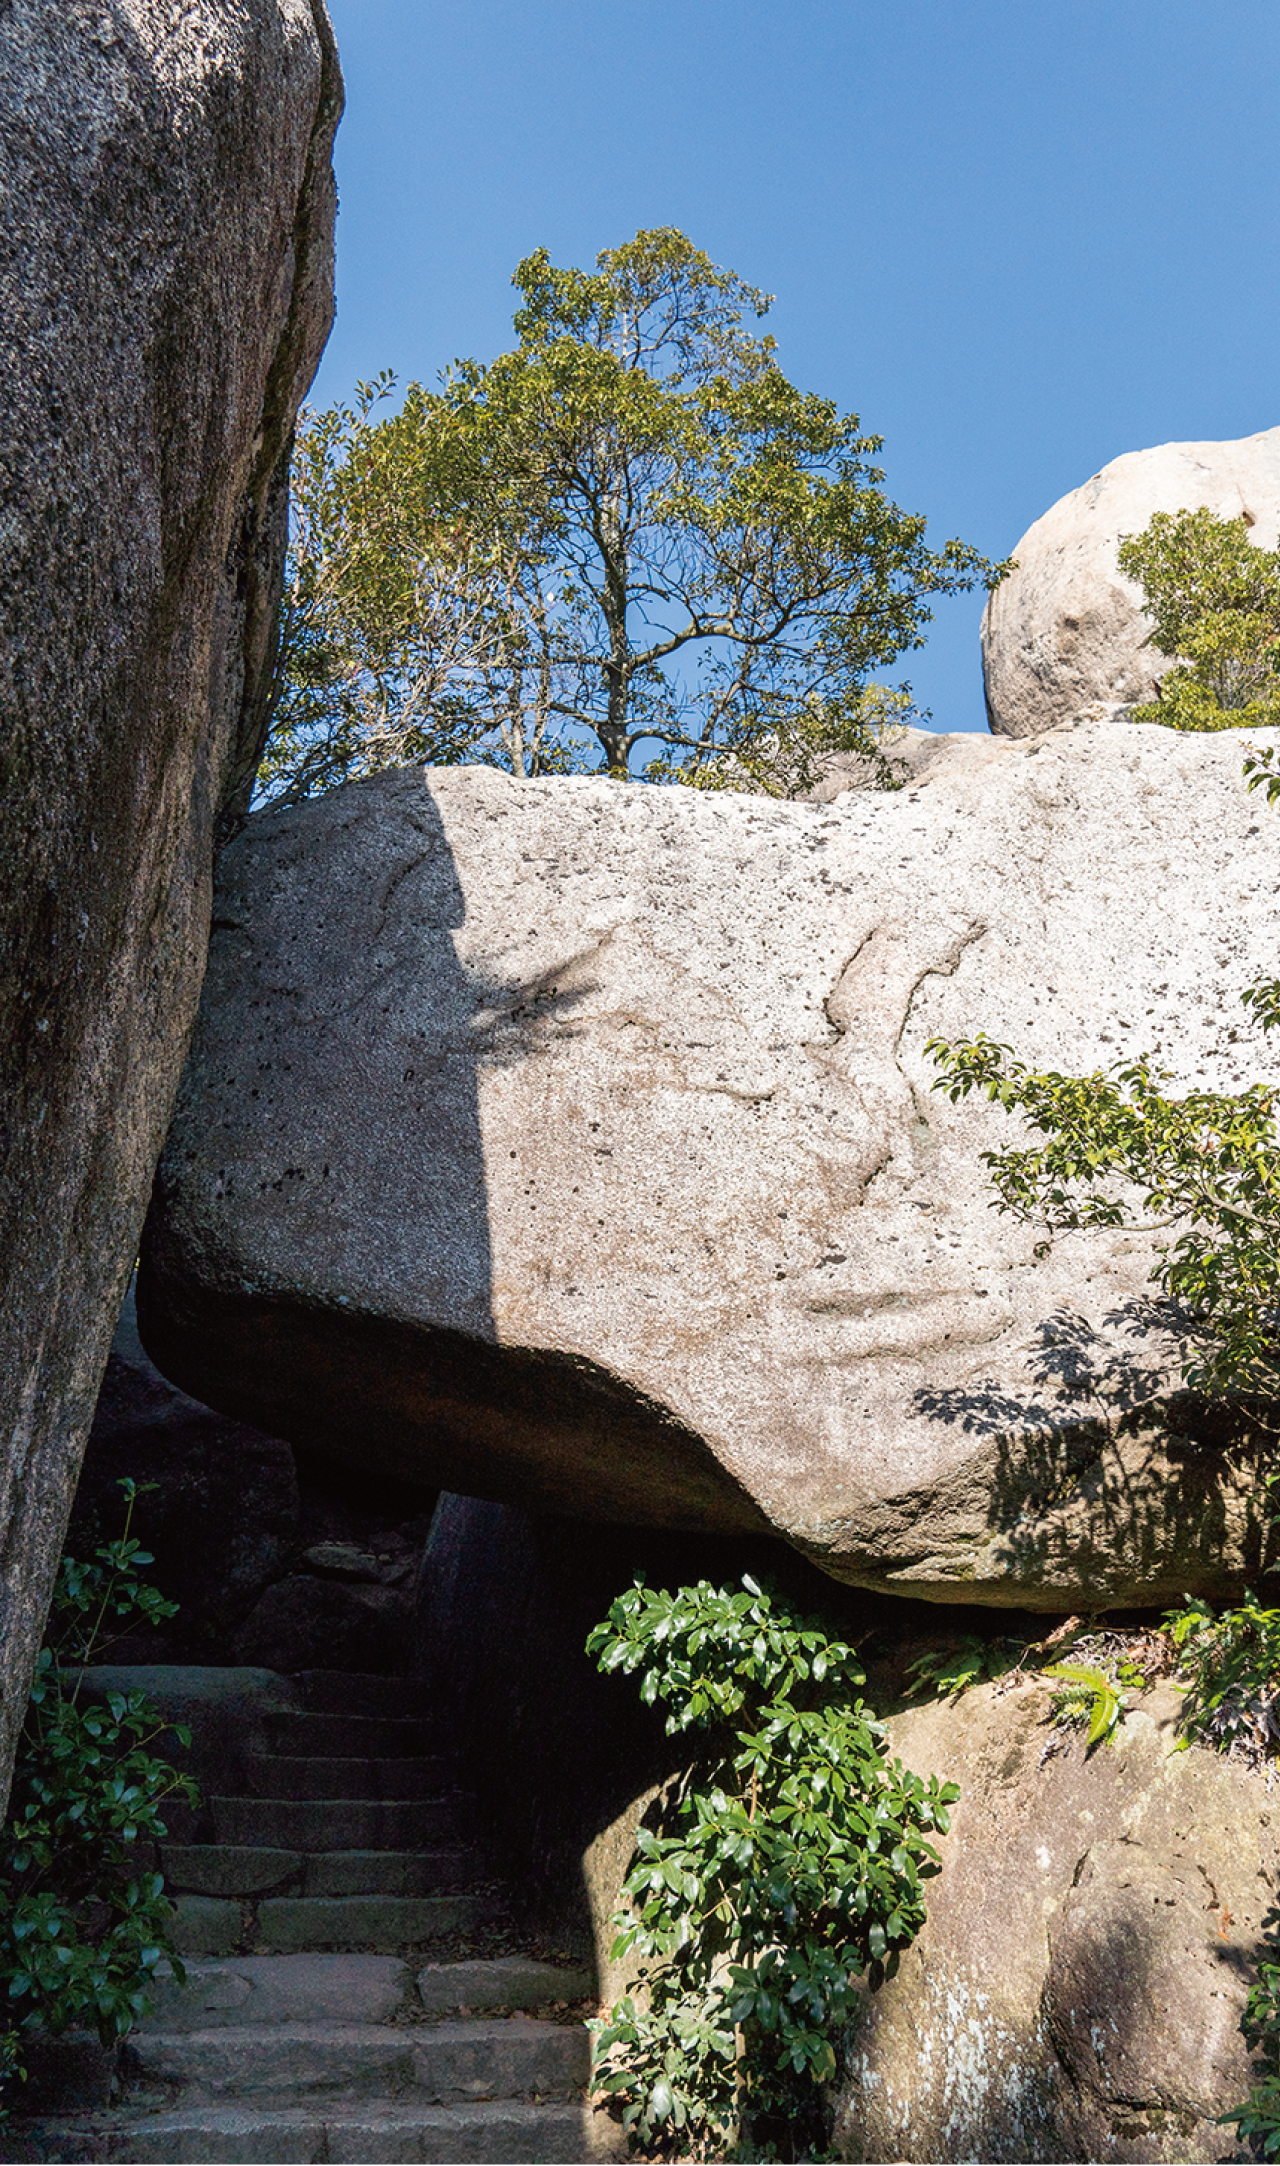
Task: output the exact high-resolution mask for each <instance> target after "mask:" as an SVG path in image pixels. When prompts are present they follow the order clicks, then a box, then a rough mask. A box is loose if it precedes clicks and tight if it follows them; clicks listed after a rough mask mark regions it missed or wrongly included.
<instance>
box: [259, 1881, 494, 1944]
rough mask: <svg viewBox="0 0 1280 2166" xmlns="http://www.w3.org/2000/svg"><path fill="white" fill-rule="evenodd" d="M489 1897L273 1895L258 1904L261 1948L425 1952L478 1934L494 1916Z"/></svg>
mask: <svg viewBox="0 0 1280 2166" xmlns="http://www.w3.org/2000/svg"><path fill="white" fill-rule="evenodd" d="M493 1908H494V1906H493V1902H492V1899H491V1898H490V1897H488V1896H485V1895H314V1896H313V1895H302V1896H288V1895H283V1896H271V1897H269V1898H268V1900H267V1901H266V1902H264V1903H259V1905H258V1932H257V1939H258V1944H259V1945H260V1946H261V1947H262V1948H263V1950H264V1951H266V1950H273V1951H276V1952H278V1953H280V1954H292V1953H295V1952H296V1953H299V1954H301V1953H303V1952H304V1951H305V1950H307V1949H309V1948H318V1949H319V1948H377V1949H380V1950H384V1949H386V1950H389V1949H393V1948H419V1947H421V1946H422V1945H423V1944H424V1942H426V1941H431V1940H443V1939H444V1938H445V1937H446V1936H447V1935H449V1934H452V1933H474V1932H476V1931H477V1930H478V1929H479V1928H480V1927H481V1926H483V1925H486V1924H487V1923H488V1921H489V1919H490V1918H491V1917H492V1915H493Z"/></svg>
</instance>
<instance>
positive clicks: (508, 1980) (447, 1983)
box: [418, 1955, 595, 2015]
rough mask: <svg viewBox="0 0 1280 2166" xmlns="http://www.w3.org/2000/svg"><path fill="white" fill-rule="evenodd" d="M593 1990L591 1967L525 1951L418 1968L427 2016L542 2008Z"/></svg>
mask: <svg viewBox="0 0 1280 2166" xmlns="http://www.w3.org/2000/svg"><path fill="white" fill-rule="evenodd" d="M594 1992H595V1980H594V1979H593V1977H592V1975H591V1973H590V1971H588V1970H583V1969H580V1968H571V1967H570V1966H568V1965H566V1964H562V1963H538V1962H535V1961H534V1960H533V1958H532V1957H530V1956H523V1955H504V1956H492V1957H487V1958H484V1959H476V1960H474V1961H471V1962H467V1963H428V1964H426V1965H425V1966H424V1967H423V1969H422V1970H420V1971H419V1972H418V1998H419V1999H420V2001H421V2002H422V2006H423V2008H424V2009H425V2010H426V2012H427V2014H428V2015H438V2014H440V2015H442V2014H444V2013H446V2012H447V2011H448V2010H449V2009H453V2008H469V2009H475V2010H479V2009H482V2008H544V2007H547V2006H548V2005H549V2004H550V2003H551V2002H553V2001H581V2000H587V1999H588V1998H589V1997H590V1996H591V1995H592V1994H594Z"/></svg>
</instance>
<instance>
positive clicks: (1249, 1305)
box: [927, 984, 1280, 1397]
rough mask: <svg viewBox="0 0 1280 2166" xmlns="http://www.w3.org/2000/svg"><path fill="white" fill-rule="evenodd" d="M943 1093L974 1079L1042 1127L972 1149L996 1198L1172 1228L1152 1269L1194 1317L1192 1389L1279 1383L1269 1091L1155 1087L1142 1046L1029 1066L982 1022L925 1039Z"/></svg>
mask: <svg viewBox="0 0 1280 2166" xmlns="http://www.w3.org/2000/svg"><path fill="white" fill-rule="evenodd" d="M1246 998H1247V1000H1248V1002H1249V1004H1250V1005H1251V1006H1252V1007H1253V1009H1254V1013H1255V1015H1256V1016H1257V1017H1258V1019H1259V1020H1260V1021H1261V1022H1262V1024H1263V1027H1264V1028H1265V1029H1271V1028H1272V1027H1274V1025H1275V1023H1276V1021H1277V1020H1280V1009H1278V1008H1277V1003H1276V988H1275V987H1274V986H1273V985H1270V984H1267V985H1258V986H1254V987H1253V988H1252V989H1251V991H1250V993H1249V994H1248V995H1247V996H1246ZM927 1050H928V1051H929V1053H931V1054H932V1056H933V1058H934V1060H935V1062H936V1063H937V1065H938V1066H939V1067H941V1068H942V1069H943V1070H944V1071H945V1072H944V1074H943V1075H942V1076H941V1077H940V1078H939V1079H938V1081H937V1082H936V1083H935V1084H934V1089H935V1090H943V1091H945V1092H946V1093H947V1095H948V1097H950V1098H952V1099H953V1100H954V1099H959V1098H964V1097H967V1096H968V1094H969V1093H970V1092H971V1091H974V1090H981V1091H983V1092H985V1094H986V1096H987V1097H988V1098H990V1099H993V1100H994V1101H996V1102H997V1103H998V1104H1000V1105H1003V1106H1006V1107H1008V1108H1009V1109H1010V1110H1011V1111H1015V1112H1018V1113H1020V1114H1022V1116H1023V1118H1024V1119H1025V1120H1026V1121H1027V1122H1028V1123H1029V1125H1030V1126H1031V1128H1032V1129H1033V1130H1034V1131H1036V1132H1037V1133H1038V1134H1039V1135H1041V1136H1044V1137H1045V1138H1046V1139H1047V1140H1046V1141H1045V1142H1044V1143H1042V1144H1037V1145H1034V1146H1032V1147H1030V1148H1021V1147H1019V1148H1014V1149H1010V1150H996V1151H984V1153H983V1162H984V1164H985V1165H987V1166H988V1167H989V1168H990V1170H991V1177H992V1185H993V1187H994V1189H995V1198H996V1207H997V1209H999V1210H1001V1211H1008V1212H1011V1213H1013V1214H1014V1215H1015V1216H1016V1217H1018V1218H1021V1219H1024V1220H1027V1221H1029V1222H1031V1223H1033V1224H1037V1225H1042V1226H1045V1227H1049V1228H1053V1229H1059V1228H1076V1227H1112V1226H1130V1227H1135V1228H1142V1229H1148V1230H1149V1229H1157V1230H1158V1229H1161V1228H1165V1227H1174V1226H1181V1227H1182V1228H1183V1229H1184V1230H1183V1231H1182V1232H1180V1233H1179V1235H1178V1238H1177V1239H1176V1240H1175V1241H1174V1242H1173V1243H1172V1244H1171V1245H1169V1246H1168V1247H1165V1248H1163V1249H1162V1250H1161V1251H1160V1254H1159V1261H1158V1263H1157V1266H1156V1270H1155V1280H1156V1284H1157V1286H1158V1287H1159V1289H1160V1291H1161V1292H1162V1293H1163V1294H1165V1295H1166V1296H1167V1298H1168V1299H1169V1300H1170V1301H1172V1302H1175V1303H1176V1304H1178V1306H1179V1308H1180V1309H1181V1310H1182V1311H1183V1312H1184V1314H1185V1316H1186V1318H1187V1320H1188V1321H1189V1322H1190V1323H1192V1324H1193V1325H1194V1327H1195V1332H1196V1341H1195V1344H1194V1346H1193V1347H1192V1349H1191V1350H1190V1351H1189V1353H1188V1357H1187V1361H1186V1364H1185V1374H1186V1378H1187V1382H1188V1383H1189V1384H1190V1385H1192V1386H1193V1387H1194V1388H1196V1389H1198V1390H1203V1391H1209V1392H1220V1391H1224V1390H1226V1389H1228V1388H1230V1389H1233V1390H1235V1391H1237V1392H1244V1393H1248V1394H1251V1395H1252V1394H1256V1395H1258V1396H1259V1397H1262V1396H1266V1395H1268V1394H1270V1393H1272V1392H1273V1391H1274V1390H1275V1388H1276V1384H1277V1380H1278V1375H1280V1371H1278V1366H1277V1358H1276V1331H1275V1318H1276V1313H1277V1300H1278V1299H1280V1152H1278V1151H1277V1147H1276V1132H1275V1113H1276V1101H1277V1093H1276V1091H1275V1090H1274V1089H1273V1088H1272V1087H1271V1086H1270V1085H1267V1084H1261V1083H1255V1084H1251V1085H1250V1086H1249V1087H1248V1088H1247V1089H1246V1090H1243V1091H1239V1092H1219V1091H1189V1092H1187V1093H1186V1095H1185V1096H1184V1097H1181V1098H1175V1097H1171V1096H1169V1095H1167V1094H1166V1092H1165V1091H1164V1090H1162V1089H1161V1085H1162V1084H1163V1083H1166V1082H1167V1080H1168V1078H1167V1075H1166V1074H1165V1073H1164V1072H1163V1071H1162V1070H1160V1069H1158V1068H1156V1067H1154V1066H1153V1065H1152V1063H1151V1061H1150V1059H1149V1057H1148V1056H1146V1055H1144V1056H1143V1057H1141V1058H1140V1059H1138V1060H1134V1061H1128V1062H1124V1063H1121V1064H1118V1065H1117V1066H1115V1067H1113V1068H1111V1069H1108V1070H1106V1071H1102V1070H1095V1071H1094V1073H1093V1074H1092V1075H1087V1076H1066V1075H1059V1074H1058V1073H1057V1072H1056V1071H1053V1070H1049V1071H1047V1072H1046V1071H1038V1070H1035V1069H1031V1068H1028V1067H1027V1066H1026V1065H1025V1063H1024V1062H1022V1061H1020V1060H1019V1059H1018V1058H1017V1055H1016V1054H1015V1053H1014V1052H1013V1050H1012V1048H1011V1047H1009V1046H1007V1045H999V1044H997V1043H995V1042H994V1041H993V1040H992V1039H990V1038H987V1037H985V1036H984V1035H982V1034H981V1033H979V1034H978V1036H977V1037H975V1038H972V1039H968V1040H963V1041H961V1042H960V1043H959V1044H957V1045H954V1046H951V1045H946V1044H944V1043H943V1042H942V1041H941V1040H937V1039H935V1040H934V1041H932V1042H931V1044H930V1045H929V1047H928V1048H927Z"/></svg>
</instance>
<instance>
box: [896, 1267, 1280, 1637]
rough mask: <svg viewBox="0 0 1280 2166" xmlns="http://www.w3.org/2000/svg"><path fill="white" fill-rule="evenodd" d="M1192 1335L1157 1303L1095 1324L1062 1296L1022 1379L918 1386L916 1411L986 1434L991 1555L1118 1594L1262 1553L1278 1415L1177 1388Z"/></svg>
mask: <svg viewBox="0 0 1280 2166" xmlns="http://www.w3.org/2000/svg"><path fill="white" fill-rule="evenodd" d="M1194 1337H1195V1331H1194V1325H1193V1323H1192V1322H1191V1321H1190V1320H1189V1319H1187V1318H1186V1317H1184V1316H1182V1315H1181V1314H1180V1313H1179V1312H1178V1311H1176V1310H1175V1309H1173V1308H1172V1307H1171V1306H1170V1305H1168V1304H1164V1303H1158V1302H1153V1301H1132V1302H1129V1303H1126V1304H1125V1305H1124V1306H1123V1307H1121V1308H1118V1309H1114V1310H1112V1311H1110V1312H1109V1313H1108V1314H1107V1315H1106V1316H1105V1317H1104V1318H1103V1320H1102V1325H1101V1328H1098V1327H1095V1326H1094V1325H1093V1324H1091V1323H1090V1322H1089V1321H1088V1320H1087V1319H1086V1318H1085V1317H1083V1316H1080V1315H1078V1314H1074V1313H1072V1312H1071V1311H1069V1310H1066V1309H1059V1310H1057V1311H1055V1312H1054V1314H1053V1315H1052V1316H1050V1317H1047V1318H1046V1319H1045V1320H1044V1322H1043V1323H1042V1324H1041V1325H1040V1326H1039V1327H1038V1329H1037V1332H1036V1334H1035V1339H1034V1342H1033V1344H1032V1346H1031V1347H1030V1349H1029V1350H1028V1353H1027V1357H1026V1372H1027V1389H1026V1390H1025V1392H1019V1391H1016V1390H1012V1389H1010V1388H1009V1386H1008V1385H1007V1384H997V1383H996V1382H994V1381H989V1382H981V1383H977V1384H970V1385H965V1386H958V1387H953V1388H951V1389H947V1390H922V1391H919V1392H917V1393H916V1395H915V1400H914V1404H915V1407H916V1409H917V1411H919V1412H920V1413H923V1414H927V1415H929V1416H930V1417H931V1418H932V1419H934V1420H936V1421H941V1422H944V1423H947V1424H948V1425H951V1426H956V1427H959V1428H961V1429H963V1430H964V1431H965V1432H966V1433H968V1434H970V1435H973V1436H975V1437H982V1438H985V1439H986V1440H987V1441H988V1442H989V1445H990V1448H991V1457H990V1463H989V1468H988V1470H987V1473H986V1486H987V1495H988V1505H987V1523H988V1527H989V1528H990V1530H991V1532H992V1533H993V1534H994V1535H995V1536H996V1537H997V1541H996V1544H995V1548H994V1552H993V1561H994V1562H996V1563H997V1564H999V1565H1000V1566H1001V1567H1003V1568H1004V1569H1006V1570H1008V1571H1010V1572H1012V1573H1016V1574H1017V1575H1018V1577H1019V1578H1021V1579H1023V1580H1024V1581H1028V1582H1030V1583H1032V1584H1041V1585H1052V1584H1053V1583H1054V1582H1055V1581H1057V1580H1059V1579H1060V1580H1061V1581H1062V1582H1063V1587H1064V1601H1065V1600H1070V1601H1075V1600H1078V1599H1088V1598H1094V1599H1096V1600H1098V1601H1107V1602H1112V1603H1118V1602H1125V1603H1137V1602H1144V1603H1158V1602H1163V1601H1171V1600H1174V1599H1176V1598H1177V1597H1178V1596H1179V1595H1180V1594H1182V1593H1183V1592H1184V1591H1196V1590H1197V1589H1200V1590H1202V1591H1205V1590H1208V1589H1211V1588H1217V1589H1226V1588H1234V1587H1238V1586H1240V1585H1242V1584H1243V1583H1244V1582H1245V1581H1246V1580H1247V1579H1249V1578H1250V1577H1252V1576H1254V1575H1256V1574H1258V1573H1259V1572H1262V1571H1264V1570H1265V1569H1267V1567H1268V1564H1269V1563H1270V1561H1271V1555H1272V1552H1273V1550H1274V1548H1275V1543H1274V1540H1273V1539H1272V1538H1271V1535H1270V1530H1269V1525H1268V1512H1267V1506H1266V1496H1265V1491H1264V1487H1263V1479H1264V1476H1265V1474H1266V1473H1267V1471H1269V1468H1270V1466H1271V1464H1272V1463H1273V1461H1274V1455H1275V1450H1276V1443H1275V1438H1274V1435H1273V1434H1272V1433H1271V1419H1272V1417H1271V1415H1270V1412H1269V1410H1265V1409H1262V1408H1258V1407H1253V1406H1251V1405H1250V1404H1249V1403H1246V1402H1236V1401H1231V1400H1226V1399H1210V1398H1207V1397H1205V1396H1203V1395H1202V1394H1198V1393H1194V1392H1190V1391H1186V1390H1182V1389H1179V1388H1177V1387H1174V1388H1170V1382H1169V1378H1170V1372H1171V1370H1173V1369H1174V1368H1175V1367H1176V1366H1177V1365H1178V1357H1179V1356H1180V1355H1181V1354H1182V1353H1183V1352H1185V1351H1188V1350H1189V1349H1190V1346H1191V1345H1192V1343H1193V1342H1194ZM1152 1341H1157V1345H1155V1346H1152V1344H1151V1342H1152Z"/></svg>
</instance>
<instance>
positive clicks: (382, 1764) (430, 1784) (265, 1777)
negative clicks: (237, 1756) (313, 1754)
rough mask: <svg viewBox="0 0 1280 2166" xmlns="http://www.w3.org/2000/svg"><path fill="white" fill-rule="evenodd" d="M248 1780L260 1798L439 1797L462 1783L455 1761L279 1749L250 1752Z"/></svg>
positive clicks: (246, 1775) (245, 1762) (245, 1764)
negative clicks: (306, 1754) (339, 1756)
mask: <svg viewBox="0 0 1280 2166" xmlns="http://www.w3.org/2000/svg"><path fill="white" fill-rule="evenodd" d="M244 1771H245V1781H246V1782H247V1784H248V1786H249V1789H250V1790H251V1791H252V1793H253V1795H254V1796H255V1797H296V1798H330V1797H342V1798H354V1797H360V1798H424V1799H425V1798H438V1797H443V1796H447V1795H448V1794H449V1793H450V1792H451V1791H452V1790H454V1789H456V1787H457V1775H456V1770H455V1767H454V1763H453V1761H452V1760H449V1759H445V1758H443V1757H441V1756H438V1755H437V1756H435V1757H433V1758H431V1759H419V1758H415V1759H402V1760H378V1759H375V1760H336V1759H330V1758H316V1759H299V1758H296V1757H295V1756H293V1755H287V1754H284V1753H278V1752H253V1753H247V1754H246V1755H245V1760H244Z"/></svg>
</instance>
